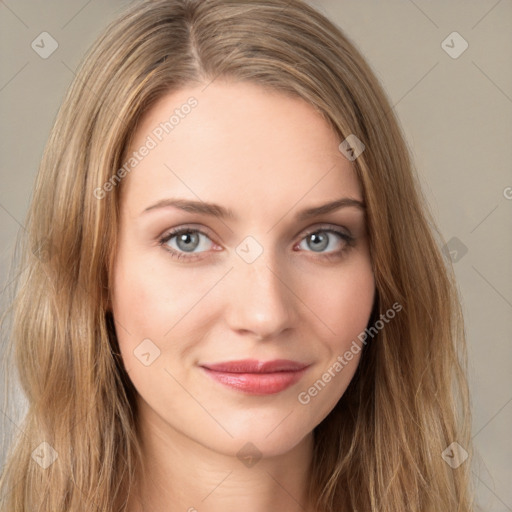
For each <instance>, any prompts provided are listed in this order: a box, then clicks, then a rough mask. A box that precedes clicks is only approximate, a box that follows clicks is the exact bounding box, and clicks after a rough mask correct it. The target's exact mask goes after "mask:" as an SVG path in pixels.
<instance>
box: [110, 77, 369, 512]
mask: <svg viewBox="0 0 512 512" xmlns="http://www.w3.org/2000/svg"><path fill="white" fill-rule="evenodd" d="M203 88H204V86H201V87H197V88H196V87H190V88H185V89H182V90H180V91H178V92H173V93H171V94H168V95H167V96H165V97H163V98H161V99H160V100H159V101H158V102H157V103H156V104H155V105H154V106H153V107H152V108H151V109H150V110H149V111H148V112H147V113H146V115H145V117H144V118H143V120H142V123H140V124H139V125H138V127H137V131H136V133H135V136H134V139H133V141H132V145H131V150H130V153H131V151H135V150H137V148H140V146H141V145H143V144H144V142H145V141H146V140H147V137H148V135H150V134H151V133H152V130H154V129H155V127H157V126H158V125H159V123H160V122H163V121H165V120H167V119H169V116H170V113H172V112H173V111H174V109H176V108H179V107H180V106H181V105H183V104H184V103H185V102H186V101H187V99H188V98H189V97H190V96H194V97H195V98H196V99H197V101H198V105H197V106H196V107H195V108H194V109H192V111H191V112H190V114H188V115H187V116H184V118H183V119H180V122H179V124H178V125H177V126H175V128H174V129H173V131H172V132H170V133H169V134H166V135H165V136H164V137H163V139H162V141H161V142H159V143H158V145H157V146H156V147H155V148H154V149H152V150H151V151H150V152H149V154H148V155H147V156H145V157H144V159H143V160H142V161H141V162H140V163H138V164H137V165H136V166H134V168H133V170H132V171H131V172H130V173H129V174H128V175H127V176H126V177H125V178H124V180H123V182H122V195H121V203H120V228H119V239H118V245H117V252H116V264H115V266H114V276H113V290H112V311H113V314H114V318H115V321H116V331H117V335H118V340H119V346H120V349H121V353H122V357H123V360H124V364H125V367H126V369H127V371H128V373H129V376H130V378H131V380H132V382H133V384H134V386H135V388H136V389H137V391H138V393H139V396H138V398H137V402H138V407H139V411H140V416H139V426H140V431H141V442H142V446H143V452H144V457H145V465H146V467H145V470H146V475H147V478H146V479H144V480H143V479H138V486H137V489H136V490H134V491H133V492H132V493H131V494H130V499H129V509H128V510H129V511H130V512H135V511H139V510H151V511H153V512H160V511H162V512H163V511H166V512H168V511H169V510H183V511H189V512H193V511H194V510H197V511H198V512H203V511H204V512H213V511H223V512H226V511H235V510H244V511H245V512H263V511H265V512H267V511H268V510H285V511H288V512H295V511H299V510H300V511H304V510H308V511H310V510H313V508H312V507H311V506H310V504H308V503H307V502H306V496H305V493H304V491H305V489H306V483H307V481H308V468H309V466H310V461H311V457H312V453H313V443H312V440H313V437H312V431H313V429H314V427H315V426H316V425H318V424H319V423H320V422H321V421H322V420H323V419H324V418H325V417H326V416H327V415H328V413H329V412H330V411H331V410H332V409H333V407H334V406H335V404H336V403H337V401H338V400H339V398H340V397H341V396H342V395H343V393H344V391H345V389H346V388H347V386H348V384H349V382H350V380H351V379H352V377H353V375H354V372H355V370H356V368H357V364H358V362H359V358H360V353H359V354H356V355H354V357H353V359H352V360H351V361H350V362H349V363H348V364H347V365H346V366H345V367H344V368H343V370H342V371H341V372H339V373H337V374H336V376H335V377H334V378H332V380H331V381H330V382H329V383H328V384H326V386H325V387H324V388H323V389H322V390H321V391H320V392H318V393H317V395H316V396H314V397H311V400H310V402H309V403H308V404H306V405H303V404H301V403H300V402H299V400H298V395H299V393H300V392H304V391H307V390H308V388H310V387H311V386H312V384H313V383H314V382H315V381H317V380H318V379H319V378H321V376H322V374H323V373H324V372H325V371H326V370H327V369H328V368H329V367H332V365H333V362H334V361H336V358H337V357H338V356H340V355H343V354H344V353H345V352H346V351H347V350H348V349H349V347H350V346H351V344H352V342H353V340H355V339H357V335H358V334H359V333H360V332H362V331H364V329H365V328H366V326H367V324H368V321H369V318H370V313H371V308H372V305H373V301H374V293H375V282H374V275H373V270H372V263H371V256H370V251H369V244H368V239H367V232H366V225H365V217H364V212H363V211H362V210H360V209H358V208H356V207H344V208H341V209H338V210H336V211H333V212H330V213H326V214H322V215H318V216H316V217H315V218H311V219H307V220H303V221H299V220H297V219H296V218H295V215H296V213H297V212H299V211H302V210H304V209H306V208H310V207H313V206H319V205H322V204H325V203H327V202H330V201H333V200H335V199H338V198H342V197H349V198H352V199H358V200H360V201H362V193H361V188H360V184H359V182H358V179H357V177H356V174H355V172H354V170H353V167H352V163H351V162H350V161H349V160H347V159H346V158H345V157H344V156H343V154H342V153H341V152H340V151H339V149H338V145H339V143H340V142H341V140H339V138H338V137H337V135H336V134H335V133H334V132H333V131H332V130H331V128H330V127H329V125H328V124H327V122H326V121H325V120H324V119H323V118H322V117H321V116H320V114H318V113H317V112H316V111H315V110H314V108H313V107H312V106H311V105H309V104H308V103H307V102H305V101H303V100H302V99H298V98H292V97H289V96H285V95H283V94H282V93H279V92H274V91H271V92H269V91H267V90H265V89H263V88H262V87H261V86H259V85H255V84H250V83H238V84H235V83H229V82H222V81H219V80H217V81H215V82H214V83H212V84H210V85H209V86H208V87H206V89H204V91H203ZM153 138H154V137H153ZM166 198H183V199H190V200H196V201H197V200H201V201H205V202H213V203H216V204H219V205H221V206H223V207H225V208H230V209H231V210H233V212H234V213H235V215H236V216H237V218H238V220H231V219H219V218H215V217H211V216H207V215H204V214H199V213H190V212H186V211H182V210H180V209H178V208H176V207H173V206H168V207H163V208H155V209H152V210H150V211H147V212H144V210H145V209H146V208H147V207H148V206H151V205H153V204H155V203H156V202H158V201H159V200H161V199H166ZM142 212H144V213H142ZM181 226H187V227H192V228H196V229H197V228H198V229H201V230H204V231H205V232H206V233H207V235H206V236H204V235H201V234H199V235H198V236H199V243H197V242H196V239H193V240H192V241H190V240H188V241H187V242H186V243H185V244H183V243H181V244H179V245H178V240H177V238H178V237H177V236H175V237H174V239H172V240H169V241H167V242H166V243H165V244H164V245H160V244H159V239H160V238H161V237H162V236H163V235H165V234H167V233H168V231H169V230H170V229H171V228H175V227H181ZM332 227H334V228H338V229H339V230H340V231H342V232H343V233H349V234H351V235H352V236H353V237H354V238H355V244H354V246H352V247H349V246H348V245H347V243H346V242H345V241H344V240H343V239H342V238H341V237H340V236H338V235H336V234H334V233H326V232H325V231H324V232H321V233H317V235H318V234H320V235H322V234H323V236H324V237H328V241H329V243H328V245H322V246H321V247H319V246H318V242H317V245H315V244H314V243H312V242H313V241H312V238H314V237H312V236H306V234H307V232H308V231H312V232H317V231H318V230H320V229H329V228H332ZM247 236H252V237H253V238H254V239H255V240H256V241H257V244H259V247H261V249H262V250H263V252H262V254H261V255H259V257H257V258H256V259H255V260H254V261H252V262H250V263H248V262H247V261H246V260H245V259H243V258H242V257H241V256H239V253H237V251H236V249H237V247H238V248H239V249H240V248H245V249H246V250H247V248H249V249H248V250H249V251H252V254H255V253H254V251H255V249H254V247H257V246H258V245H256V246H247V245H244V239H245V238H246V237H247ZM187 244H188V245H187ZM320 245H321V244H320ZM166 247H167V248H172V249H174V250H176V251H178V252H182V253H183V254H184V256H185V258H186V257H187V256H190V255H191V253H190V252H187V251H186V248H187V247H189V251H192V258H193V257H194V256H195V257H196V259H185V258H182V259H179V260H178V259H175V258H172V256H171V255H170V253H169V252H168V251H167V250H166ZM340 251H341V256H340V255H339V254H338V256H332V255H335V254H336V253H340ZM240 254H243V253H242V252H241V253H240ZM328 255H331V258H330V259H329V258H328V257H327V256H328ZM145 339H150V340H151V343H152V344H154V345H144V346H143V347H145V350H144V351H143V352H145V353H148V352H149V353H150V354H151V355H150V356H149V357H151V356H152V355H154V354H155V353H156V352H155V349H154V348H152V347H154V346H156V347H158V349H159V351H160V353H159V356H158V357H157V358H156V359H154V360H153V361H152V362H151V364H149V365H147V366H146V365H145V364H143V363H142V362H141V360H140V359H139V358H138V357H137V356H136V355H135V354H134V351H135V352H136V353H137V350H138V349H137V347H138V346H139V345H140V344H141V342H142V341H143V340H145ZM145 343H147V342H145ZM148 347H149V348H148ZM139 353H140V349H139ZM145 357H146V359H148V356H145ZM248 358H251V359H258V360H263V361H268V360H274V359H291V360H294V361H300V362H304V363H309V364H310V366H309V367H308V369H307V370H306V372H305V374H304V375H303V377H302V378H301V380H300V381H299V382H298V383H296V384H294V385H293V386H292V387H290V388H288V389H286V390H284V391H281V392H280V393H277V394H272V395H265V396H262V395H250V394H246V393H243V392H240V391H237V390H233V389H231V388H228V387H225V386H223V385H222V384H219V383H217V382H216V381H214V380H212V379H211V378H210V377H209V376H208V375H206V374H204V372H203V371H202V370H201V368H200V367H199V366H198V365H200V364H202V363H206V362H209V363H213V362H223V361H233V360H238V359H248ZM248 442H250V443H252V445H253V446H254V447H256V448H257V450H258V453H259V454H260V455H261V458H260V459H259V460H258V461H257V462H256V464H254V465H252V466H251V467H248V466H247V465H246V464H244V463H243V461H242V460H240V459H239V458H238V457H237V452H239V450H240V449H241V448H242V447H243V446H244V445H246V443H248ZM253 450H255V449H254V448H253ZM170 504H172V505H173V508H172V509H170V508H169V505H170Z"/></svg>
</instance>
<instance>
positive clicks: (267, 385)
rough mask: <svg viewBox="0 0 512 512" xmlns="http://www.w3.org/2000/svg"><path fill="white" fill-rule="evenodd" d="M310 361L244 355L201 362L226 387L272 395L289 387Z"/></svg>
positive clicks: (210, 374) (202, 366)
mask: <svg viewBox="0 0 512 512" xmlns="http://www.w3.org/2000/svg"><path fill="white" fill-rule="evenodd" d="M308 366H309V365H308V364H304V363H299V362H297V361H290V360H287V359H276V360H274V361H257V360H255V359H244V360H241V361H226V362H223V363H212V364H202V365H201V368H202V369H203V370H204V371H205V373H206V374H207V375H208V376H210V377H211V378H212V379H214V380H216V381H217V382H220V383H221V384H224V385H225V386H227V387H230V388H232V389H236V390H238V391H242V392H245V393H249V394H252V395H270V394H274V393H279V392H280V391H283V390H285V389H286V388H289V387H290V386H292V385H293V384H295V383H296V382H298V381H299V380H300V378H301V377H302V375H304V373H305V371H306V369H307V368H308Z"/></svg>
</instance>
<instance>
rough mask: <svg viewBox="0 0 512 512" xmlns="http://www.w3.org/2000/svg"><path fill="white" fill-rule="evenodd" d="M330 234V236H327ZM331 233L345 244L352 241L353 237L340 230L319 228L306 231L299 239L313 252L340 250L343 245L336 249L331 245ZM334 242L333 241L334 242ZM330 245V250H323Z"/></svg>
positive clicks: (336, 251)
mask: <svg viewBox="0 0 512 512" xmlns="http://www.w3.org/2000/svg"><path fill="white" fill-rule="evenodd" d="M329 235H330V236H329ZM332 235H336V237H337V238H338V240H339V239H340V238H341V240H342V241H344V242H345V244H348V245H350V244H351V243H352V241H353V238H352V237H351V236H349V235H347V234H346V233H342V232H341V231H336V230H334V229H319V230H317V231H313V232H310V233H308V234H307V235H306V236H305V237H304V238H303V239H302V241H301V245H302V244H304V243H306V246H307V247H308V248H309V249H312V251H313V252H329V253H332V252H335V253H338V252H341V250H343V245H344V244H342V247H341V249H338V250H336V248H335V247H332V245H333V244H331V241H332V239H333V236H332ZM334 244H335V242H334ZM329 246H330V247H331V250H330V251H324V249H326V248H327V247H329ZM299 247H300V245H299Z"/></svg>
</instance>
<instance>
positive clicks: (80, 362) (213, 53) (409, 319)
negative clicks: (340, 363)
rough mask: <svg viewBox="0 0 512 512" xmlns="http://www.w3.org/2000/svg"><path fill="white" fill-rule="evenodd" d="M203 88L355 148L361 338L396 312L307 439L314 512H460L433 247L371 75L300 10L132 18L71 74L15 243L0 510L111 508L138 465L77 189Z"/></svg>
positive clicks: (108, 231)
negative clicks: (318, 124) (323, 127)
mask: <svg viewBox="0 0 512 512" xmlns="http://www.w3.org/2000/svg"><path fill="white" fill-rule="evenodd" d="M219 77H222V79H226V80H231V81H234V82H238V81H249V82H253V83H257V84H260V85H262V86H264V87H269V88H272V89H274V90H278V91H281V92H283V93H285V94H290V95H293V96H295V97H298V98H302V99H304V100H305V101H307V102H308V103H310V104H311V105H313V106H314V107H315V108H316V109H317V110H318V112H320V113H321V114H322V115H323V116H324V118H325V120H326V121H327V122H328V123H329V124H330V125H331V126H332V128H333V130H335V132H336V133H337V135H338V136H339V141H340V143H341V142H342V141H343V140H344V139H345V138H346V137H347V136H349V135H350V134H355V135H356V136H357V137H358V138H359V139H360V140H361V141H362V142H363V143H364V144H365V151H364V152H363V153H362V154H361V155H360V156H359V157H358V158H357V159H356V160H354V161H353V164H354V169H355V170H356V172H357V175H358V177H359V180H360V183H361V185H362V190H363V198H364V201H365V203H366V207H367V222H368V234H369V241H370V250H371V255H372V260H373V266H374V273H375V279H376V301H375V306H374V311H373V313H372V318H371V320H370V322H371V323H373V322H374V321H375V320H376V319H377V318H379V316H380V315H381V314H383V313H384V312H385V311H387V310H388V309H390V308H392V305H393V304H394V303H395V302H398V303H399V304H400V305H401V306H402V310H401V311H400V313H399V314H397V315H396V317H395V318H394V319H393V320H392V321H391V322H389V323H388V324H387V325H386V327H385V328H384V329H381V330H380V331H379V332H378V334H377V335H376V336H375V337H374V338H373V339H372V340H371V341H370V342H369V343H368V344H367V345H365V347H364V350H363V352H362V356H361V360H360V364H359V367H358V369H357V372H356V374H355V376H354V378H353V380H352V382H351V383H350V385H349V387H348V389H347V390H346V392H345V393H344V395H343V396H342V398H341V399H340V401H339V402H338V404H337V405H336V407H335V408H334V410H333V411H332V412H331V413H330V414H329V415H328V416H327V417H326V418H325V420H324V421H322V422H321V424H320V425H318V427H317V428H316V429H315V431H314V440H315V452H314V459H313V466H312V468H311V469H312V473H311V474H312V479H311V488H310V493H311V499H312V500H313V503H314V504H315V505H316V509H317V510H318V511H319V512H334V511H336V512H339V511H341V510H346V511H349V510H350V511H352V510H359V511H360V512H363V511H364V512H370V511H371V512H377V511H379V512H398V511H405V510H407V511H408V512H439V511H441V510H449V511H450V512H456V511H457V512H468V511H470V510H474V509H473V505H472V489H471V485H470V478H469V475H470V471H469V464H470V460H471V458H469V460H468V461H466V462H464V463H462V464H461V465H460V466H459V467H457V468H453V467H451V466H450V465H449V464H447V463H446V462H445V460H444V459H443V456H442V453H443V451H444V450H445V449H446V448H447V447H448V446H449V445H450V444H451V443H453V442H457V443H458V444H459V445H460V446H461V447H463V448H464V449H465V450H466V451H467V452H468V453H469V456H470V457H471V453H472V452H471V446H470V423H471V422H470V419H471V417H470V408H469V398H468V389H467V382H466V377H465V374H466V365H467V362H466V359H467V356H466V353H465V333H464V324H463V318H462V312H461V307H460V304H459V299H458V296H457V288H456V285H455V282H454V278H453V270H452V269H451V266H448V265H446V264H445V262H444V260H443V257H442V255H441V252H440V248H439V247H440V245H441V244H442V243H443V239H442V237H441V235H440V233H439V231H438V230H437V228H436V226H435V223H434V220H433V218H432V215H431V213H430V212H429V209H428V206H427V204H426V202H425V199H424V197H423V195H422V193H421V190H420V186H419V184H418V179H417V176H416V171H415V170H414V167H413V164H412V162H411V161H410V156H409V153H408V149H407V146H406V144H405V142H404V137H403V135H402V133H401V129H400V127H399V124H398V122H397V120H396V118H395V115H394V113H393V110H392V107H391V105H390V103H389V101H388V99H387V98H386V96H385V94H384V92H383V90H382V88H381V86H380V85H379V83H378V81H377V79H376V77H375V75H374V74H373V72H372V71H371V69H370V68H369V66H368V65H367V64H366V62H365V60H364V59H363V57H362V56H361V54H360V53H359V51H358V50H357V49H356V48H355V47H354V46H353V44H352V43H351V42H350V41H349V40H348V39H347V37H346V36H345V35H344V34H343V33H342V32H341V31H340V29H339V28H338V27H336V26H335V25H334V24H333V23H331V22H330V21H329V20H327V19H326V18H325V17H324V16H323V15H322V14H320V13H319V12H317V11H316V10H314V9H313V8H312V7H310V6H308V5H307V4H305V3H303V2H302V1H300V0H236V1H235V0H208V1H201V0H153V1H150V0H147V1H144V2H136V3H135V4H134V5H132V6H130V7H129V8H128V9H127V10H126V11H125V12H124V13H123V14H122V15H121V16H120V17H119V19H117V20H116V21H115V22H113V23H111V24H110V25H109V26H108V27H107V28H106V30H105V31H104V32H103V34H102V35H101V37H99V39H98V40H97V41H96V43H95V44H94V45H93V46H92V48H91V49H90V50H89V52H88V54H87V56H86V58H85V59H84V60H83V62H82V63H81V65H80V69H79V70H78V72H77V75H76V78H75V79H74V80H73V83H72V84H71V86H70V88H69V90H68V92H67V95H66V97H65V99H64V102H63V105H62V107H61V109H60V111H59V113H58V116H57V119H56V121H55V124H54V127H53V129H52V132H51V135H50V138H49V141H48V143H47V146H46V148H45V152H44V155H43V158H42V161H41V165H40V169H39V173H38V176H37V180H36V184H35V189H34V195H33V199H32V202H31V206H30V209H29V212H28V215H27V219H26V223H25V226H26V233H24V236H23V237H22V238H21V239H20V240H19V244H18V246H19V253H20V255H21V257H20V261H19V264H18V265H19V266H18V270H17V271H16V272H17V273H19V274H20V276H19V278H18V281H17V288H16V295H15V298H14V300H13V302H12V307H11V311H9V312H12V324H13V325H12V333H11V336H10V339H9V351H8V356H6V357H5V361H6V362H7V361H9V362H8V363H7V364H6V366H10V365H11V364H13V365H14V367H15V368H16V369H17V371H18V374H19V382H20V384H21V386H22V389H23V391H24V394H25V396H26V398H27V403H28V411H27V414H26V416H25V418H24V421H23V423H22V424H21V425H20V429H21V431H22V433H18V434H17V435H16V436H15V437H14V438H13V439H12V442H11V444H10V450H9V454H8V459H7V462H6V465H5V467H4V471H3V474H2V477H1V480H0V489H1V490H2V498H3V500H2V502H1V506H0V509H1V510H5V511H7V510H8V511H28V510H30V511H35V510H39V511H47V512H58V511H61V512H64V511H65V512H78V511H80V512H82V511H83V510H88V511H89V510H91V511H92V510H101V511H114V510H115V511H118V510H119V511H121V510H124V509H125V506H126V499H127V496H126V495H125V493H126V490H127V489H129V488H131V486H132V484H133V483H134V481H135V467H136V465H137V464H138V462H140V460H141V450H140V445H139V439H140V437H139V433H138V432H137V421H136V420H137V409H136V404H135V393H136V392H135V389H134V387H133V385H132V383H131V381H130V379H129V378H128V376H127V373H126V371H125V369H124V366H123V364H122V361H121V359H120V354H119V347H118V345H117V341H116V335H115V329H114V325H113V319H112V316H111V314H110V313H109V312H108V307H107V305H108V304H109V300H110V296H109V293H110V289H111V287H110V284H111V281H110V280H111V276H112V261H113V259H114V252H115V248H116V247H117V242H116V236H117V229H118V221H119V209H118V199H119V194H120V190H121V188H122V185H123V183H122V181H121V182H120V183H119V185H118V186H115V187H113V189H112V190H111V191H110V192H109V193H107V194H105V197H103V198H101V199H98V198H97V195H96V194H95V192H94V191H95V190H96V189H98V187H102V185H103V184H104V183H106V182H107V181H108V180H109V179H111V178H112V176H113V175H114V174H116V172H118V170H119V169H120V168H121V166H122V165H123V163H124V157H125V152H126V150H127V147H128V146H129V144H130V141H131V137H132V136H133V133H134V131H135V129H136V126H137V123H138V121H139V120H140V119H141V116H142V115H143V114H144V113H145V112H146V111H147V110H148V109H149V108H150V107H151V105H152V104H154V102H155V101H156V100H158V99H159V98H160V97H162V96H163V95H165V94H167V93H168V92H171V91H174V90H177V89H180V88H183V87H186V86H189V85H198V84H208V83H210V82H211V81H213V80H215V79H217V78H219ZM8 357H9V358H8ZM10 358H13V362H12V363H11V359H10ZM7 369H8V368H6V370H7ZM9 382H10V383H12V382H13V379H10V380H9ZM41 443H48V444H41ZM37 450H39V452H37ZM52 450H54V451H52ZM38 456H39V457H40V458H41V460H44V461H47V462H48V463H50V464H41V463H37V457H38ZM55 456H57V458H56V459H55V460H53V459H54V458H55ZM51 462H53V463H51ZM43 466H48V467H46V469H44V468H43Z"/></svg>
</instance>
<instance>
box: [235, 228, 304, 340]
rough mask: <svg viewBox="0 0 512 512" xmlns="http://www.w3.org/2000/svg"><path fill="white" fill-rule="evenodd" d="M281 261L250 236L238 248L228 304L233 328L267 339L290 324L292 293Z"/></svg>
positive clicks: (292, 311) (292, 307) (291, 320)
mask: <svg viewBox="0 0 512 512" xmlns="http://www.w3.org/2000/svg"><path fill="white" fill-rule="evenodd" d="M280 260H281V258H279V256H278V255H276V253H275V251H274V250H273V249H271V248H270V247H264V246H263V244H262V243H260V242H259V241H258V240H256V239H255V238H254V237H251V236H249V237H246V239H244V240H243V241H242V242H241V243H240V244H239V245H238V246H237V248H236V255H235V259H234V269H233V271H232V272H231V278H232V283H233V287H232V289H231V290H230V298H229V305H228V321H229V322H230V324H231V327H232V328H233V329H235V330H245V331H251V332H252V333H254V334H255V335H257V336H259V337H270V336H273V335H277V334H279V332H281V331H282V330H283V329H285V328H286V327H289V326H290V325H291V323H292V322H293V318H294V315H293V313H294V301H293V294H292V293H291V292H290V289H289V288H288V287H290V284H288V283H287V280H288V279H289V277H288V274H287V272H286V269H285V268H284V266H283V265H280V263H279V262H280Z"/></svg>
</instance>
